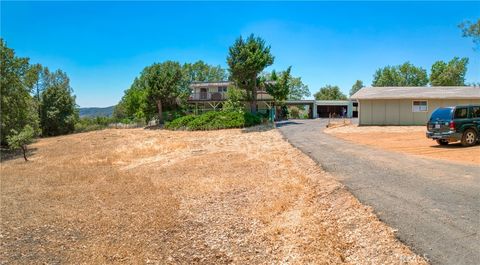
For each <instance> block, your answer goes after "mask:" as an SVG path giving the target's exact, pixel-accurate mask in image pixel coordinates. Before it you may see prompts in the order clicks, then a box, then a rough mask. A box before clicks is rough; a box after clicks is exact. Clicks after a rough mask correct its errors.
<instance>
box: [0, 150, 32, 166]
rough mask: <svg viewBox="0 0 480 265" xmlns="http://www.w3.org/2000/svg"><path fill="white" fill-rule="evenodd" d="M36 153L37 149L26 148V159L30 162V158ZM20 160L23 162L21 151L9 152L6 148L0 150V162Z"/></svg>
mask: <svg viewBox="0 0 480 265" xmlns="http://www.w3.org/2000/svg"><path fill="white" fill-rule="evenodd" d="M36 152H37V148H28V149H27V153H26V155H27V159H28V160H30V157H32V156H33V155H34V154H35V153H36ZM18 158H21V159H22V160H23V152H22V150H20V149H19V150H14V151H13V150H10V149H7V148H3V147H2V148H0V162H6V161H9V160H14V159H18Z"/></svg>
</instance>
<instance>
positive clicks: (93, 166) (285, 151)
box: [0, 128, 425, 264]
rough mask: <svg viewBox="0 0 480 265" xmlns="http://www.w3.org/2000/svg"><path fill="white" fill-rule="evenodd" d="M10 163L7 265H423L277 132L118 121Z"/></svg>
mask: <svg viewBox="0 0 480 265" xmlns="http://www.w3.org/2000/svg"><path fill="white" fill-rule="evenodd" d="M31 148H33V152H32V154H31V156H30V160H31V161H29V162H24V161H23V159H22V158H17V159H11V160H6V161H3V162H2V163H1V235H0V236H1V237H0V239H1V240H0V241H1V249H0V263H4V264H105V263H111V264H118V263H127V264H192V263H201V264H205V263H209V264H211V263H215V264H218V263H234V264H245V263H250V264H259V263H289V264H304V263H315V264H339V263H347V264H404V263H405V264H407V263H408V264H422V263H425V261H424V260H423V259H421V258H419V257H418V256H416V255H415V254H413V253H412V252H411V251H410V250H409V249H408V248H407V247H405V246H404V245H403V244H402V243H400V242H399V241H397V240H396V238H395V236H394V232H393V231H392V229H391V228H389V227H387V226H386V225H385V224H383V223H382V222H380V221H379V220H378V219H377V218H376V216H375V215H374V214H373V213H372V210H371V209H370V208H368V207H365V206H363V205H361V204H360V203H359V202H358V201H357V200H356V199H355V198H354V197H353V196H352V195H351V194H350V193H349V192H348V191H347V190H346V189H345V188H344V187H343V186H342V185H341V184H339V183H338V182H336V181H335V180H334V179H333V178H331V177H329V176H328V175H327V174H326V173H325V172H323V171H322V170H321V168H319V167H318V166H317V165H316V164H315V163H314V162H313V161H312V160H311V159H310V158H308V157H307V156H305V155H304V154H303V153H301V152H300V151H298V150H297V149H295V148H293V147H292V146H290V145H289V144H288V143H287V142H286V141H284V140H283V139H282V137H281V135H280V134H279V133H278V132H277V131H276V130H268V129H265V128H263V129H262V128H257V129H254V130H249V131H245V130H239V129H238V130H221V131H212V132H171V131H164V130H145V129H124V130H121V129H117V130H116V129H108V130H103V131H95V132H89V133H81V134H74V135H68V136H61V137H52V138H46V139H41V140H39V141H37V142H36V143H35V144H33V145H32V146H31Z"/></svg>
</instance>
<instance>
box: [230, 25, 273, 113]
mask: <svg viewBox="0 0 480 265" xmlns="http://www.w3.org/2000/svg"><path fill="white" fill-rule="evenodd" d="M274 59H275V58H274V57H273V55H272V54H271V53H270V46H267V45H266V44H265V41H264V40H263V39H261V38H259V37H255V36H254V35H253V34H251V35H250V36H249V37H248V38H247V39H246V40H244V39H243V38H242V37H241V36H240V37H239V38H238V39H237V40H236V41H235V43H234V44H233V45H232V46H231V47H230V48H229V54H228V57H227V64H228V66H229V69H228V70H229V72H230V78H231V79H232V80H233V81H234V82H235V84H236V86H237V87H239V88H240V89H243V90H245V91H246V92H247V95H248V98H249V100H250V111H251V112H253V113H255V112H256V111H257V89H258V87H257V78H258V75H259V74H260V73H261V72H262V71H263V70H264V69H265V68H266V67H268V66H270V65H272V64H273V61H274Z"/></svg>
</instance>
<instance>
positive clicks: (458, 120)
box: [427, 105, 480, 146]
mask: <svg viewBox="0 0 480 265" xmlns="http://www.w3.org/2000/svg"><path fill="white" fill-rule="evenodd" d="M479 135H480V105H467V106H455V107H446V108H438V109H436V110H435V111H434V112H432V116H430V120H428V122H427V137H428V138H431V139H434V140H437V143H438V144H440V145H447V144H448V143H450V142H457V141H461V143H462V145H463V146H472V145H475V144H476V143H477V141H479V140H480V139H479Z"/></svg>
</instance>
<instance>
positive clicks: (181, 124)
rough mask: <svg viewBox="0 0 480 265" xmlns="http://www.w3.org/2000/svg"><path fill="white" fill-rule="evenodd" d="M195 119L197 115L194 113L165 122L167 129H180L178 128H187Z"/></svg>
mask: <svg viewBox="0 0 480 265" xmlns="http://www.w3.org/2000/svg"><path fill="white" fill-rule="evenodd" d="M194 119H195V116H193V115H187V116H183V117H180V118H176V119H174V120H173V121H171V122H167V123H166V124H165V128H167V129H173V130H178V129H185V128H186V127H187V125H188V123H190V122H191V121H193V120H194Z"/></svg>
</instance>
